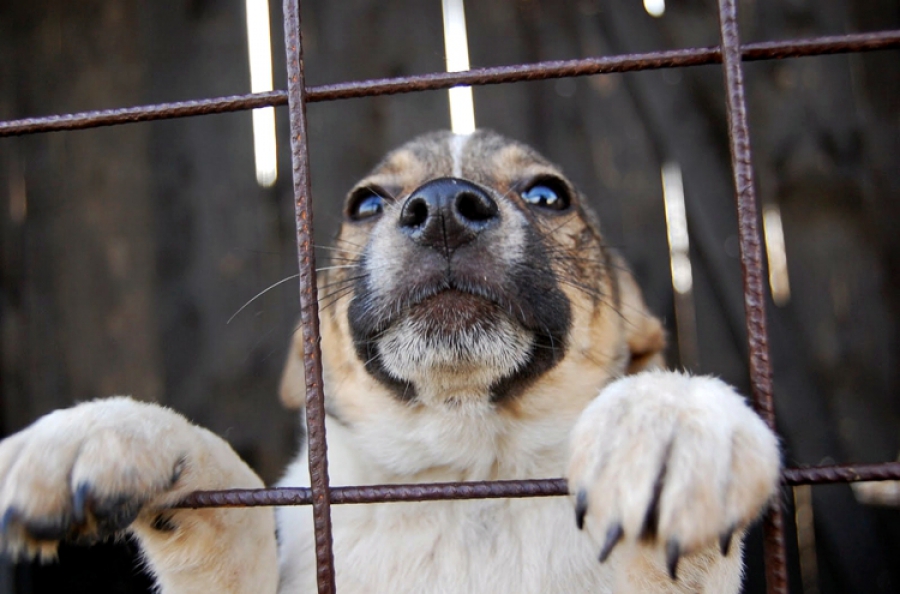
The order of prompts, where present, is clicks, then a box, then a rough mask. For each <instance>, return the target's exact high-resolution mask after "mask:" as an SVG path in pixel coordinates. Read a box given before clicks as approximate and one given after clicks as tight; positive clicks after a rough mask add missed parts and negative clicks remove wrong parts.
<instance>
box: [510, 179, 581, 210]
mask: <svg viewBox="0 0 900 594" xmlns="http://www.w3.org/2000/svg"><path fill="white" fill-rule="evenodd" d="M522 200H524V201H525V202H526V203H527V204H528V205H529V206H536V207H538V208H543V209H546V210H556V211H562V210H565V209H567V208H569V205H570V204H571V200H570V199H569V193H568V191H567V190H566V188H565V186H563V185H562V184H561V183H560V182H558V181H556V180H540V181H538V182H537V183H535V184H534V185H533V186H531V187H530V188H528V189H527V190H525V191H524V192H522Z"/></svg>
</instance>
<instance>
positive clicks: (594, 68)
mask: <svg viewBox="0 0 900 594" xmlns="http://www.w3.org/2000/svg"><path fill="white" fill-rule="evenodd" d="M718 13H719V24H720V33H721V45H719V46H717V47H708V48H693V49H683V50H672V51H663V52H650V53H643V54H632V55H619V56H609V57H600V58H586V59H579V60H565V61H553V62H539V63H533V64H519V65H514V66H504V67H495V68H476V69H472V70H469V71H467V72H454V73H444V72H441V73H433V74H424V75H419V76H409V77H398V78H388V79H377V80H365V81H354V82H346V83H340V84H334V85H325V86H315V87H307V86H306V84H305V79H304V71H303V47H302V41H301V36H300V0H284V28H285V51H286V52H287V70H288V90H287V91H286V92H285V91H273V92H269V93H258V94H248V95H237V96H231V97H219V98H213V99H204V100H199V101H185V102H178V103H165V104H156V105H145V106H140V107H131V108H125V109H113V110H104V111H93V112H84V113H75V114H65V115H54V116H49V117H41V118H28V119H20V120H13V121H6V122H0V137H4V136H17V135H24V134H34V133H39V132H51V131H60V130H80V129H86V128H96V127H100V126H113V125H118V124H125V123H131V122H145V121H151V120H162V119H172V118H179V117H187V116H196V115H205V114H213V113H224V112H231V111H239V110H247V109H254V108H258V107H267V106H278V105H288V108H289V111H290V129H291V154H292V163H293V181H294V198H295V205H296V224H297V250H298V259H299V268H300V311H301V327H302V331H303V354H304V357H305V372H306V390H307V406H306V411H307V431H308V439H309V444H308V446H309V466H310V477H311V487H310V488H278V489H256V490H228V491H208V492H198V493H194V494H193V495H191V496H190V497H189V498H188V499H187V500H185V501H184V502H183V503H182V504H181V505H182V506H184V507H244V506H257V505H312V507H313V514H314V526H315V534H314V537H315V542H316V559H317V568H318V569H317V571H318V587H319V592H320V593H322V594H324V593H330V592H334V591H335V586H334V556H333V552H332V531H331V514H330V506H331V504H350V503H374V502H387V501H427V500H436V499H477V498H497V497H543V496H558V495H564V494H566V492H567V487H566V481H565V480H564V479H543V480H518V481H489V482H472V483H434V484H415V485H383V486H355V487H330V486H329V484H328V457H327V451H326V450H327V448H326V442H325V414H324V413H325V410H324V403H323V390H322V363H321V352H320V350H319V340H318V339H319V318H318V304H317V289H316V273H315V269H316V265H315V251H314V246H313V241H312V230H313V227H312V224H313V223H312V202H311V198H310V180H309V159H308V152H307V132H306V104H307V103H311V102H317V101H333V100H337V99H348V98H353V97H368V96H375V95H389V94H397V93H410V92H415V91H424V90H434V89H444V88H449V87H452V86H456V85H461V84H465V85H488V84H498V83H505V82H514V81H528V80H542V79H550V78H562V77H572V76H584V75H592V74H604V73H613V72H633V71H639V70H654V69H661V68H677V67H684V66H696V65H702V64H713V63H720V64H722V66H723V69H724V75H725V87H726V101H727V108H728V111H727V114H728V130H729V139H730V148H731V162H732V170H733V176H734V183H735V188H736V194H735V199H736V203H737V212H738V226H739V241H740V259H741V266H742V272H743V280H744V286H743V294H744V308H745V315H746V325H747V333H748V347H749V369H750V381H751V386H752V398H753V403H754V405H755V407H756V410H757V411H758V412H759V414H760V415H761V416H762V417H763V419H765V421H766V422H767V423H768V424H769V426H770V427H773V428H774V427H775V412H774V407H773V394H772V369H771V365H770V362H769V354H768V339H767V330H766V312H765V295H764V289H763V278H764V277H763V266H762V249H761V242H760V234H759V229H758V207H757V201H756V195H755V190H754V180H753V175H754V170H753V164H752V160H751V155H750V131H749V127H748V124H747V117H746V100H745V93H744V82H743V67H742V62H744V61H756V60H772V59H783V58H793V57H801V56H818V55H826V54H836V53H849V52H863V51H871V50H879V49H897V48H900V31H882V32H878V33H867V34H856V35H842V36H833V37H818V38H813V39H805V40H791V41H779V42H766V43H753V44H747V45H741V44H740V39H739V31H738V23H737V8H736V4H735V0H719V2H718ZM885 479H900V462H888V463H884V464H873V465H856V466H819V467H807V468H788V469H785V470H784V472H783V475H782V482H783V484H785V485H803V484H808V485H817V484H826V483H847V482H854V481H866V480H885ZM764 530H765V563H766V582H767V589H768V592H769V593H770V594H780V593H786V592H787V591H788V585H787V567H786V555H785V544H784V527H783V518H782V510H781V508H780V507H779V506H778V505H777V504H776V505H774V506H773V507H772V509H771V510H769V512H768V514H767V515H766V518H765V525H764Z"/></svg>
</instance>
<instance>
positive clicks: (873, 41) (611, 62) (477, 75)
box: [0, 30, 900, 137]
mask: <svg viewBox="0 0 900 594" xmlns="http://www.w3.org/2000/svg"><path fill="white" fill-rule="evenodd" d="M898 48H900V31H893V30H892V31H881V32H878V33H860V34H854V35H840V36H832V37H816V38H812V39H804V40H791V41H768V42H763V43H751V44H747V45H744V46H742V47H741V55H742V58H743V59H744V60H745V61H757V60H778V59H783V58H799V57H804V56H818V55H826V54H837V53H849V52H864V51H874V50H883V49H898ZM721 61H722V56H721V52H720V50H719V48H718V47H711V48H694V49H684V50H670V51H663V52H649V53H644V54H630V55H621V56H609V57H601V58H584V59H579V60H561V61H554V62H537V63H534V64H521V65H516V66H498V67H493V68H475V69H473V70H468V71H466V72H440V73H433V74H422V75H416V76H407V77H400V78H384V79H374V80H363V81H354V82H345V83H338V84H333V85H323V86H312V87H307V90H306V102H307V103H312V102H319V101H334V100H337V99H351V98H357V97H371V96H375V95H393V94H397V93H411V92H417V91H426V90H435V89H445V88H448V87H452V86H456V85H463V84H465V85H488V84H499V83H506V82H517V81H529V80H545V79H551V78H563V77H568V76H586V75H591V74H609V73H614V72H635V71H640V70H656V69H660V68H677V67H685V66H700V65H705V64H717V63H720V62H721ZM280 105H287V92H286V91H271V92H269V93H256V94H247V95H233V96H229V97H218V98H211V99H201V100H196V101H181V102H175V103H160V104H155V105H144V106H137V107H127V108H121V109H107V110H101V111H86V112H79V113H72V114H64V115H52V116H45V117H38V118H25V119H19V120H9V121H5V122H0V137H4V136H21V135H24V134H36V133H40V132H59V131H65V130H84V129H87V128H99V127H102V126H114V125H117V124H130V123H134V122H149V121H154V120H166V119H174V118H183V117H190V116H198V115H207V114H214V113H228V112H233V111H242V110H247V109H255V108H257V107H269V106H280Z"/></svg>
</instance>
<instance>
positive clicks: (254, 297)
mask: <svg viewBox="0 0 900 594" xmlns="http://www.w3.org/2000/svg"><path fill="white" fill-rule="evenodd" d="M295 278H300V275H299V274H292V275H291V276H289V277H287V278H283V279H281V280H280V281H278V282H277V283H273V284H271V285H269V286H268V287H266V288H265V289H263V290H262V291H260V292H259V293H257V294H256V295H254V296H253V297H252V298H251V299H250V300H249V301H248V302H247V303H245V304H244V305H242V306H241V307H240V308H238V310H237V311H236V312H234V313H233V314H232V316H231V317H230V318H228V321H227V322H225V324H230V323H231V320H233V319H234V318H235V317H236V316H237V315H238V314H239V313H241V312H242V311H244V310H245V309H247V307H248V306H249V305H250V304H251V303H253V302H254V301H256V300H257V299H259V298H260V297H262V296H263V295H265V294H266V293H268V292H269V291H271V290H272V289H274V288H275V287H277V286H279V285H283V284H284V283H286V282H288V281H289V280H293V279H295Z"/></svg>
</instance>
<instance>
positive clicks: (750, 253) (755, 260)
mask: <svg viewBox="0 0 900 594" xmlns="http://www.w3.org/2000/svg"><path fill="white" fill-rule="evenodd" d="M719 26H720V31H721V35H722V65H723V67H724V72H725V95H726V101H727V106H728V136H729V140H730V145H731V163H732V168H733V174H734V184H735V191H736V194H735V198H736V201H737V214H738V227H739V230H738V233H739V235H738V236H739V238H740V247H741V268H742V270H743V277H744V312H745V315H746V317H747V338H748V344H749V351H750V353H749V354H750V383H751V386H752V393H753V403H754V406H755V407H756V410H757V412H759V414H760V415H761V416H762V417H763V419H765V421H766V423H768V424H769V427H771V428H772V429H774V428H775V408H774V405H773V401H772V367H771V364H770V362H769V346H768V332H767V330H766V304H765V295H764V292H763V291H764V290H763V286H764V285H763V271H762V249H761V246H760V234H759V228H758V225H757V216H758V215H757V206H756V193H755V189H754V185H753V164H752V161H751V155H750V130H749V128H748V126H747V106H746V101H745V97H744V75H743V67H742V65H741V45H740V38H739V34H738V22H737V7H736V5H735V1H734V0H719ZM764 530H765V557H766V584H767V588H768V592H769V593H770V594H782V593H785V594H786V593H787V591H788V585H787V562H786V557H785V549H784V529H783V517H782V511H781V507H780V506H779V505H778V503H777V502H776V503H775V504H774V505H773V506H772V509H771V510H770V511H769V513H768V515H767V516H766V520H765V525H764Z"/></svg>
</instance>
